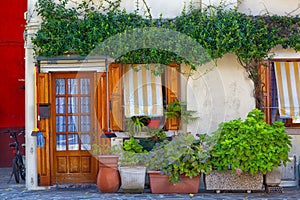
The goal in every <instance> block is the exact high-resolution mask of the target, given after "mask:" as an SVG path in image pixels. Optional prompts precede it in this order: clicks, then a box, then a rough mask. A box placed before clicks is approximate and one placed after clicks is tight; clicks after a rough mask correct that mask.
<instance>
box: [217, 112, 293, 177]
mask: <svg viewBox="0 0 300 200" xmlns="http://www.w3.org/2000/svg"><path fill="white" fill-rule="evenodd" d="M213 137H214V138H216V143H215V145H214V146H213V149H212V158H211V162H212V164H213V167H214V168H215V169H217V170H221V171H225V170H228V169H229V168H231V169H232V171H234V172H236V170H242V171H244V172H248V171H249V172H250V173H251V174H256V173H259V172H262V173H263V174H265V173H266V172H267V171H271V170H272V169H273V168H274V167H278V166H279V165H280V164H281V163H283V164H284V165H286V162H288V161H289V157H288V153H289V150H290V147H291V146H292V144H291V137H290V136H288V135H287V133H286V132H285V127H284V124H283V123H282V122H274V123H273V124H272V125H269V124H267V123H266V122H265V121H264V114H263V113H262V111H260V110H258V109H254V110H252V111H251V112H249V113H248V115H247V118H246V119H245V120H244V121H242V120H241V119H236V120H231V121H229V122H224V123H221V124H220V125H219V128H218V130H217V131H215V132H214V133H213Z"/></svg>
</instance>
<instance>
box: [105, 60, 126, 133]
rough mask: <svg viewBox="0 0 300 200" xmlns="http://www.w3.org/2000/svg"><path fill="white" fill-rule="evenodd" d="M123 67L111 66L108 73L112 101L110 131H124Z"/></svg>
mask: <svg viewBox="0 0 300 200" xmlns="http://www.w3.org/2000/svg"><path fill="white" fill-rule="evenodd" d="M122 75H123V70H122V65H121V64H114V63H113V64H110V65H109V72H108V78H109V79H108V80H109V99H110V105H109V106H110V129H111V130H113V131H121V130H122V129H123V107H122V105H123V86H122V80H121V78H122Z"/></svg>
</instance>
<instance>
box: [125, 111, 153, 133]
mask: <svg viewBox="0 0 300 200" xmlns="http://www.w3.org/2000/svg"><path fill="white" fill-rule="evenodd" d="M149 120H150V117H148V116H132V117H131V118H130V119H127V127H126V130H127V131H128V132H129V137H133V136H136V135H139V134H140V133H141V132H142V130H143V128H145V127H146V126H147V125H148V121H149Z"/></svg>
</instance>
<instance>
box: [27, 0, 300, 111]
mask: <svg viewBox="0 0 300 200" xmlns="http://www.w3.org/2000/svg"><path fill="white" fill-rule="evenodd" d="M70 2H71V1H70V0H59V3H54V2H53V1H51V0H38V1H37V4H36V6H37V11H38V14H39V15H40V16H41V17H42V20H43V21H42V24H41V28H40V30H38V32H37V33H36V35H35V37H34V38H33V39H32V42H33V45H34V52H35V55H36V56H61V55H64V54H77V55H81V56H87V55H90V54H91V52H92V51H94V53H105V55H108V56H111V57H113V58H114V59H115V61H116V62H119V63H162V64H169V63H170V62H176V63H178V64H181V63H182V62H185V63H186V64H188V65H190V66H191V67H192V70H196V69H197V68H198V67H199V66H201V65H202V64H203V63H206V62H207V61H209V60H211V59H213V60H215V59H218V58H221V57H223V56H224V55H225V54H227V53H233V54H235V55H236V56H237V58H238V60H239V61H240V63H241V65H242V66H243V67H244V68H245V69H246V71H247V72H248V74H249V78H251V79H252V80H253V81H254V84H255V87H256V88H259V85H260V81H259V71H258V66H259V64H260V62H261V61H262V60H263V59H266V58H267V57H268V54H269V52H270V50H271V49H272V48H274V47H276V46H278V45H280V46H282V47H283V48H292V49H294V50H296V51H299V50H300V27H299V26H300V20H299V17H298V16H277V15H273V16H269V15H264V16H250V15H246V14H243V13H240V12H238V10H237V9H225V8H224V5H220V6H216V7H214V6H209V7H207V8H205V9H202V10H197V9H194V8H193V7H192V6H190V7H189V8H188V9H187V8H184V9H183V11H182V13H181V15H179V16H177V17H175V18H173V19H164V18H163V16H161V17H160V18H159V19H152V17H151V13H150V11H149V7H148V6H147V5H146V7H147V8H148V10H147V12H148V16H149V17H148V18H143V17H142V16H141V15H138V14H136V13H137V12H136V13H127V12H126V11H125V10H121V9H120V3H121V0H118V1H116V2H112V1H109V0H104V2H105V3H106V4H105V5H106V6H104V4H102V5H100V6H97V7H96V5H94V4H93V3H92V2H91V1H83V2H82V3H79V4H76V6H74V7H70V6H68V5H69V3H70ZM143 2H144V3H145V1H143ZM95 7H96V8H95ZM137 9H138V7H137ZM145 30H146V31H147V32H146V33H145V32H143V31H145ZM166 30H167V31H166ZM163 32H166V33H165V34H162V33H163ZM129 33H130V34H129ZM132 33H133V35H132ZM175 33H176V34H175ZM145 34H146V35H145ZM141 35H142V36H143V37H141ZM118 36H122V37H125V38H126V37H127V38H130V42H122V43H121V42H120V41H118V40H117V39H118V38H115V37H118ZM111 38H114V39H115V40H114V39H111ZM101 45H102V46H101ZM99 46H100V47H99ZM95 48H98V49H97V51H95ZM98 55H100V54H98ZM259 92H260V91H259V90H258V91H255V96H256V98H257V99H258V100H257V104H258V105H257V106H258V107H260V105H259V104H262V103H261V101H262V99H259V98H260V94H259Z"/></svg>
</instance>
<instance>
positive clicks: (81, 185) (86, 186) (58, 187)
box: [52, 183, 97, 190]
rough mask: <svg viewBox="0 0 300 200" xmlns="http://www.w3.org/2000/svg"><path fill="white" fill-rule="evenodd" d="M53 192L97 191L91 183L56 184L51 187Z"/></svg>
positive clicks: (95, 186)
mask: <svg viewBox="0 0 300 200" xmlns="http://www.w3.org/2000/svg"><path fill="white" fill-rule="evenodd" d="M52 189H54V190H85V189H97V185H96V184H91V183H76V184H72V183H69V184H56V185H55V186H54V187H52Z"/></svg>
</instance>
